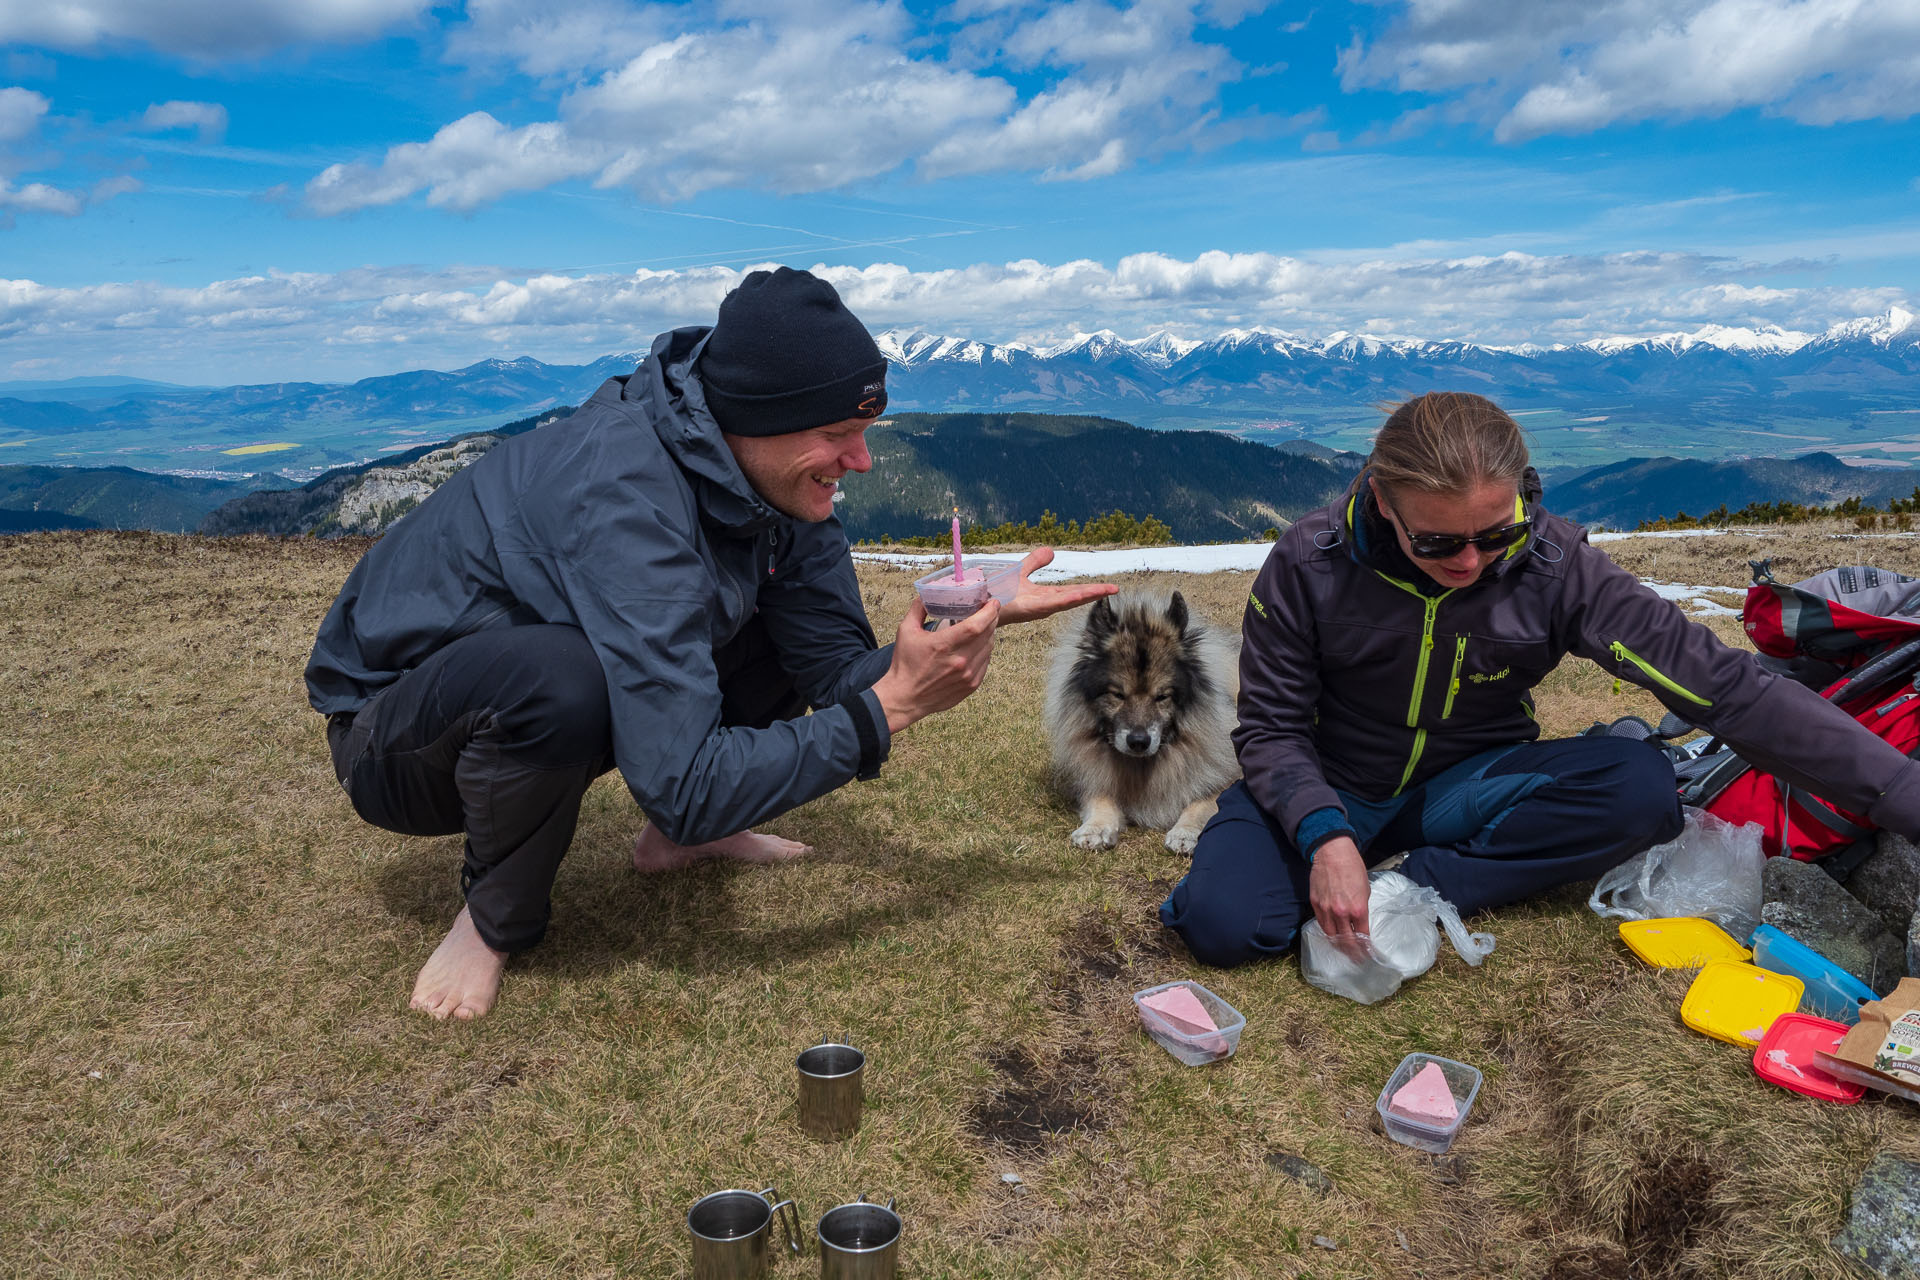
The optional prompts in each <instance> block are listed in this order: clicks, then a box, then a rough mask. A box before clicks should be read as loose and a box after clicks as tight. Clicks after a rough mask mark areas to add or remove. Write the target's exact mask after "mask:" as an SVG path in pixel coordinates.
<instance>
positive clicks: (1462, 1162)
mask: <svg viewBox="0 0 1920 1280" xmlns="http://www.w3.org/2000/svg"><path fill="white" fill-rule="evenodd" d="M1427 1163H1428V1164H1429V1165H1431V1166H1432V1167H1433V1180H1434V1181H1435V1182H1437V1183H1439V1184H1440V1185H1441V1186H1443V1187H1457V1186H1459V1185H1460V1184H1461V1183H1463V1182H1465V1181H1466V1180H1467V1158H1466V1157H1465V1156H1436V1155H1429V1156H1428V1157H1427Z"/></svg>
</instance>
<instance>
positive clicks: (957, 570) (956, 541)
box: [953, 507, 966, 585]
mask: <svg viewBox="0 0 1920 1280" xmlns="http://www.w3.org/2000/svg"><path fill="white" fill-rule="evenodd" d="M953 581H954V583H955V585H958V584H959V583H962V582H965V581H966V574H965V573H964V572H963V571H962V569H961V567H960V508H958V507H955V508H954V509H953Z"/></svg>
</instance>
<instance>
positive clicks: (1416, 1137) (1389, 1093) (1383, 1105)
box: [1373, 1053, 1480, 1155]
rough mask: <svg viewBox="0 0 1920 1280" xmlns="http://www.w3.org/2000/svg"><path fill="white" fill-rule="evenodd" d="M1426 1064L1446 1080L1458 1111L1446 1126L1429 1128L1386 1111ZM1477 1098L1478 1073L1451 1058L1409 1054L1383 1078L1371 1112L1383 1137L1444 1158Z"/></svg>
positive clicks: (1428, 1054) (1476, 1068) (1478, 1091)
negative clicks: (1376, 1116) (1377, 1117)
mask: <svg viewBox="0 0 1920 1280" xmlns="http://www.w3.org/2000/svg"><path fill="white" fill-rule="evenodd" d="M1429 1062H1432V1063H1436V1064H1438V1066H1439V1067H1440V1074H1442V1075H1444V1076H1445V1077H1446V1078H1447V1088H1448V1090H1449V1091H1451V1092H1452V1094H1453V1105H1454V1106H1455V1107H1457V1108H1459V1110H1460V1114H1459V1115H1458V1116H1456V1117H1454V1121H1453V1123H1452V1124H1450V1125H1431V1124H1427V1123H1425V1122H1423V1121H1419V1120H1413V1119H1410V1118H1408V1117H1406V1116H1401V1115H1395V1114H1394V1113H1393V1112H1392V1111H1390V1110H1389V1109H1388V1103H1390V1102H1391V1101H1392V1100H1393V1095H1394V1094H1396V1093H1398V1092H1400V1087H1401V1086H1402V1085H1404V1084H1406V1083H1407V1081H1409V1080H1411V1079H1413V1077H1414V1076H1415V1075H1417V1074H1419V1071H1420V1068H1422V1067H1424V1066H1426V1065H1427V1064H1428V1063H1429ZM1479 1094H1480V1069H1479V1068H1478V1067H1470V1066H1468V1065H1467V1064H1466V1063H1464V1062H1455V1061H1454V1060H1453V1059H1452V1058H1437V1057H1435V1056H1434V1055H1433V1054H1430V1053H1410V1054H1408V1055H1407V1056H1406V1057H1404V1058H1402V1059H1400V1065H1399V1066H1397V1067H1395V1068H1394V1069H1393V1074H1392V1075H1390V1076H1388V1077H1387V1084H1386V1087H1385V1088H1384V1089H1382V1090H1380V1099H1379V1101H1377V1102H1375V1103H1374V1104H1373V1105H1374V1110H1376V1111H1378V1112H1379V1113H1380V1123H1381V1125H1382V1126H1383V1127H1385V1129H1386V1131H1387V1136H1388V1137H1389V1138H1392V1139H1393V1140H1394V1141H1395V1142H1399V1143H1404V1144H1405V1145H1407V1146H1409V1147H1413V1148H1415V1149H1416V1150H1420V1151H1431V1152H1432V1153H1433V1154H1434V1155H1445V1154H1446V1151H1447V1148H1449V1147H1451V1146H1452V1145H1453V1138H1454V1135H1455V1134H1457V1133H1459V1132H1460V1126H1461V1125H1463V1124H1465V1123H1466V1122H1467V1113H1468V1112H1469V1111H1472V1110H1473V1100H1474V1099H1475V1098H1476V1097H1478V1096H1479Z"/></svg>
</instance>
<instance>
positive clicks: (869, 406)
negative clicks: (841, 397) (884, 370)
mask: <svg viewBox="0 0 1920 1280" xmlns="http://www.w3.org/2000/svg"><path fill="white" fill-rule="evenodd" d="M860 397H861V398H860V412H859V416H860V417H862V418H877V417H879V416H880V414H881V412H882V411H883V410H884V409H885V408H886V407H887V384H886V383H885V382H869V383H868V384H867V385H866V386H864V387H862V388H860Z"/></svg>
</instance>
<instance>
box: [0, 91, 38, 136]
mask: <svg viewBox="0 0 1920 1280" xmlns="http://www.w3.org/2000/svg"><path fill="white" fill-rule="evenodd" d="M49 105H50V104H49V103H48V102H47V99H46V97H45V95H43V94H38V93H35V92H34V91H33V90H31V89H21V88H19V87H17V86H16V87H13V88H7V89H0V142H19V141H21V140H22V139H24V138H30V137H32V136H33V135H34V134H35V133H37V132H39V130H40V121H41V119H42V118H43V117H45V116H46V114H47V107H48V106H49Z"/></svg>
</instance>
